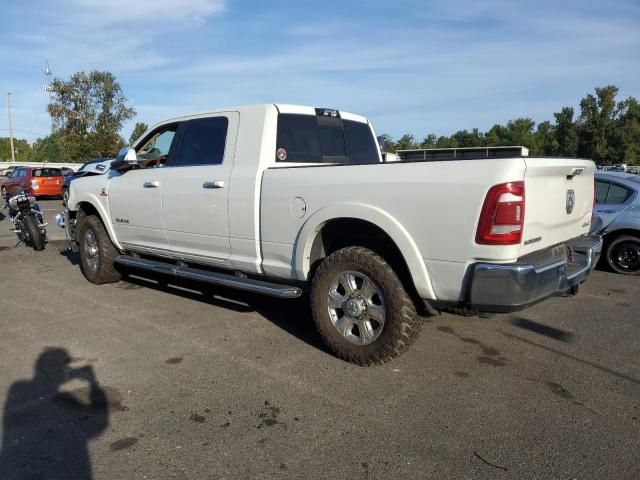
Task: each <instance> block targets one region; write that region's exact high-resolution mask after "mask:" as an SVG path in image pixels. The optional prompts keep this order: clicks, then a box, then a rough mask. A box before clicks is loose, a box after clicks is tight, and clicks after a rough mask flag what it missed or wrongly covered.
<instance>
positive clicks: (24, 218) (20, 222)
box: [5, 192, 47, 251]
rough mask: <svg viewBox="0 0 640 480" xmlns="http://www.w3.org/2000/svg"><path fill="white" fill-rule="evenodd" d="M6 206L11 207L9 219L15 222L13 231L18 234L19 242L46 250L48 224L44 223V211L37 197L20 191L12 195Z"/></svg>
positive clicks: (35, 248)
mask: <svg viewBox="0 0 640 480" xmlns="http://www.w3.org/2000/svg"><path fill="white" fill-rule="evenodd" d="M5 207H9V220H11V222H13V231H14V232H15V233H16V235H17V236H18V240H19V242H18V244H20V243H21V242H24V244H25V245H28V246H31V247H33V249H34V250H38V251H39V250H44V244H45V242H46V239H47V230H46V228H45V227H46V226H47V224H46V223H44V218H43V213H42V210H41V209H40V206H39V205H38V204H37V203H36V198H35V197H34V196H32V195H27V194H26V193H24V192H23V193H19V194H18V195H15V196H13V197H10V198H9V199H8V200H7V204H6V205H5Z"/></svg>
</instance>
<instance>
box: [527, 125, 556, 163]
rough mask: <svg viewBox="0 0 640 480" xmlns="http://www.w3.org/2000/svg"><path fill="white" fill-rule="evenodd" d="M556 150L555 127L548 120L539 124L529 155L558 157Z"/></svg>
mask: <svg viewBox="0 0 640 480" xmlns="http://www.w3.org/2000/svg"><path fill="white" fill-rule="evenodd" d="M558 148H559V145H558V140H557V138H556V131H555V127H554V126H553V125H552V124H551V122H550V121H548V120H546V121H544V122H541V123H539V124H538V128H537V129H536V133H535V136H534V144H533V145H532V147H531V154H532V155H545V156H548V157H550V156H554V155H558Z"/></svg>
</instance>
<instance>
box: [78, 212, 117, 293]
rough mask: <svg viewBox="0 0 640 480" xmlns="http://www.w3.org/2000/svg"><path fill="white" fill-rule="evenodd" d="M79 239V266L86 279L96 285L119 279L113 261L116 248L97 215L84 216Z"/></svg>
mask: <svg viewBox="0 0 640 480" xmlns="http://www.w3.org/2000/svg"><path fill="white" fill-rule="evenodd" d="M79 240H80V268H81V269H82V273H83V274H84V276H85V277H86V278H87V280H89V281H90V282H91V283H95V284H96V285H101V284H104V283H114V282H117V281H119V280H120V277H121V275H120V272H118V270H116V266H115V263H114V259H115V257H116V256H117V255H118V250H116V247H114V246H113V243H111V239H110V238H109V234H108V233H107V230H106V228H104V225H103V224H102V221H100V219H99V218H98V217H97V216H95V215H89V216H88V217H85V219H84V221H83V222H82V224H81V225H80V231H79Z"/></svg>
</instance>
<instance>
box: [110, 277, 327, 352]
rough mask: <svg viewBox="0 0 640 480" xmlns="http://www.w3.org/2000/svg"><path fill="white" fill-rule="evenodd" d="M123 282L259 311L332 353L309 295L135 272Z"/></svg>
mask: <svg viewBox="0 0 640 480" xmlns="http://www.w3.org/2000/svg"><path fill="white" fill-rule="evenodd" d="M122 280H123V282H126V283H125V285H130V286H134V285H135V286H137V287H144V288H151V289H153V290H157V291H161V292H164V293H170V294H172V295H177V296H180V297H182V298H188V299H191V300H196V301H198V302H202V303H206V304H209V305H214V306H216V307H221V308H226V309H229V310H233V311H235V312H238V313H249V312H256V313H258V314H260V315H261V316H263V317H264V318H266V319H267V320H269V321H270V322H271V323H273V324H274V325H276V326H277V327H279V328H281V329H282V330H284V331H285V332H287V333H288V334H289V335H292V336H294V337H296V338H297V339H299V340H301V341H303V342H305V343H307V344H308V345H310V346H312V347H314V348H317V349H318V350H320V351H323V352H325V353H327V354H331V352H330V351H329V349H328V348H327V347H325V345H324V344H323V343H322V339H321V338H320V336H319V335H318V333H317V331H316V329H315V327H314V325H313V320H312V317H311V308H310V305H309V297H308V295H303V296H302V297H301V298H299V299H294V300H284V299H278V298H272V297H268V296H265V295H258V294H252V293H248V292H243V291H240V290H235V289H230V288H224V287H217V286H210V285H207V284H202V283H198V282H192V281H189V280H183V279H180V278H175V277H171V276H167V275H162V274H157V273H152V272H140V271H135V270H129V271H127V272H126V274H125V275H124V276H123V279H122ZM123 288H127V286H124V287H123Z"/></svg>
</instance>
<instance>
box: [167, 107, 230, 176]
mask: <svg viewBox="0 0 640 480" xmlns="http://www.w3.org/2000/svg"><path fill="white" fill-rule="evenodd" d="M228 127H229V119H228V118H227V117H209V118H197V119H195V120H189V121H188V122H187V124H186V126H185V130H184V134H183V135H182V140H181V141H180V149H179V151H178V163H177V165H178V166H179V167H183V166H197V165H219V164H221V163H222V161H223V160H224V151H225V146H226V143H227V130H228Z"/></svg>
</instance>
